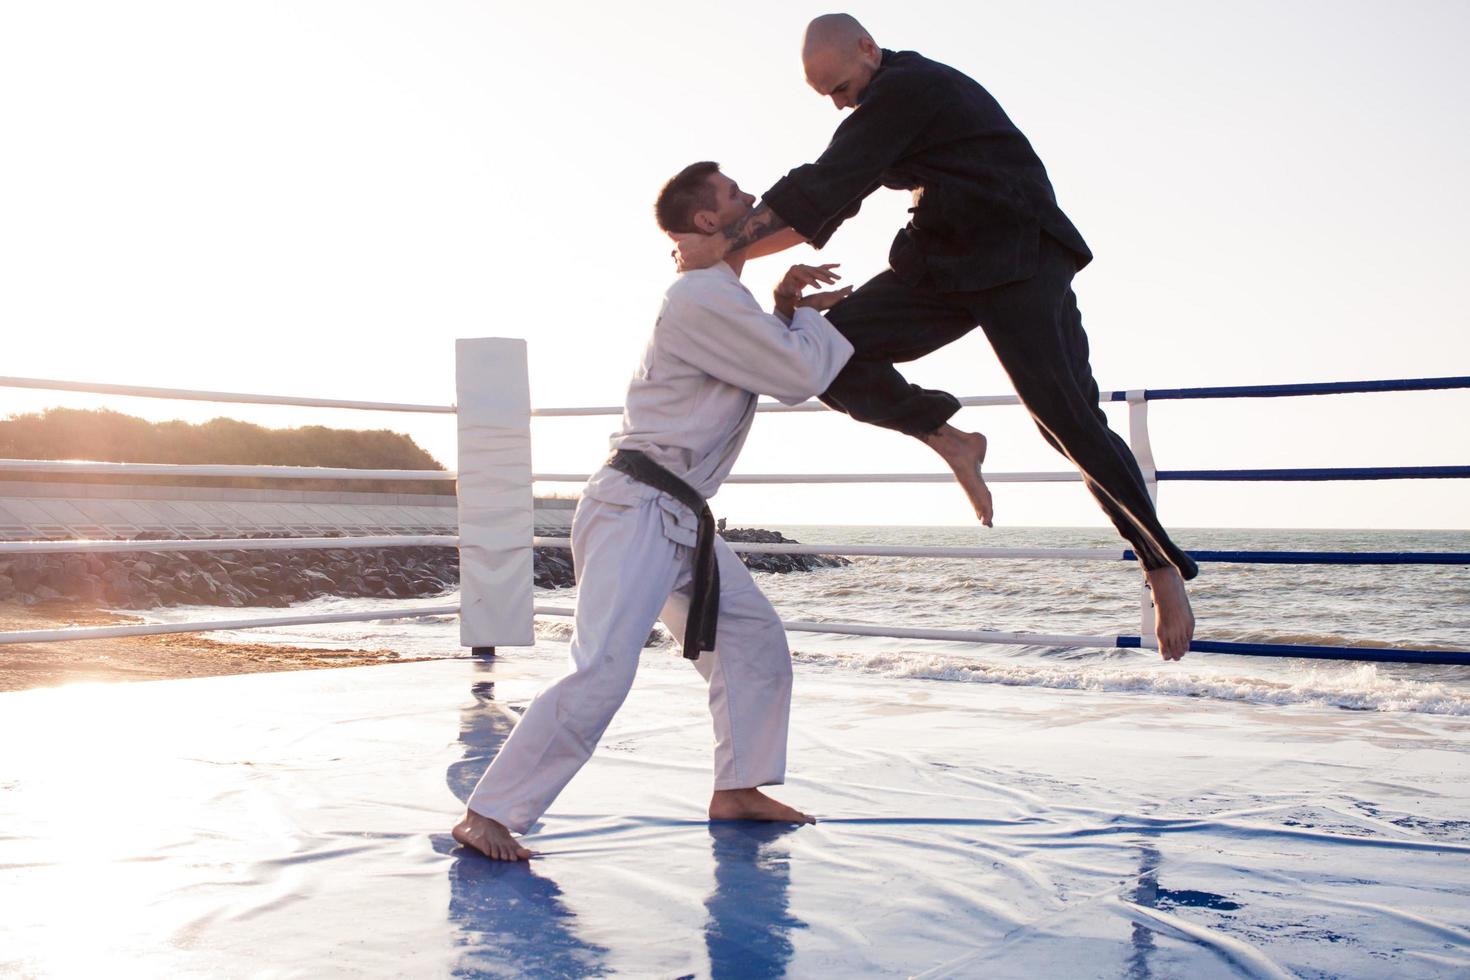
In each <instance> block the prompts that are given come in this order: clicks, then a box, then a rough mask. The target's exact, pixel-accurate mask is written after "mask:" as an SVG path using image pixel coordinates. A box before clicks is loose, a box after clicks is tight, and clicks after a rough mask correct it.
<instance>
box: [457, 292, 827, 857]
mask: <svg viewBox="0 0 1470 980" xmlns="http://www.w3.org/2000/svg"><path fill="white" fill-rule="evenodd" d="M851 355H852V345H851V344H849V343H848V342H847V340H846V339H845V338H844V337H843V336H842V335H841V334H839V333H838V332H837V330H836V329H835V328H834V327H832V326H831V324H829V323H828V322H827V320H826V318H825V317H823V316H822V315H821V314H819V313H816V312H814V311H812V310H809V309H806V308H799V309H798V310H797V311H796V315H795V316H794V317H793V318H792V320H791V322H790V323H789V324H787V323H786V322H785V321H784V320H782V319H781V318H779V317H777V316H774V315H772V314H769V313H766V312H765V311H764V310H762V309H761V306H760V304H759V303H758V302H757V301H756V299H755V297H754V296H752V295H751V293H750V291H749V290H747V289H746V288H745V287H744V286H743V285H742V284H741V282H740V279H739V277H738V276H736V275H735V273H734V271H733V270H732V269H731V268H730V267H729V266H728V265H726V264H724V263H720V264H719V265H716V266H714V267H713V268H710V269H699V270H695V271H691V272H686V273H684V274H683V275H681V276H679V278H678V279H676V280H675V281H674V283H673V284H672V285H671V286H670V287H669V289H668V291H667V292H666V293H665V295H664V302H663V308H662V310H661V311H660V313H659V318H658V322H657V324H656V326H655V327H654V331H653V336H652V338H651V339H650V340H649V342H648V346H647V348H646V349H645V351H644V354H643V361H642V363H641V365H640V367H639V369H638V372H637V373H636V375H635V376H634V378H633V381H632V383H631V384H630V385H629V388H628V400H627V404H626V407H625V409H624V411H623V424H622V429H621V430H620V431H619V432H618V433H617V434H616V435H614V436H613V438H612V447H613V448H614V449H637V450H641V451H642V452H644V453H647V454H648V455H649V456H650V457H652V458H653V459H654V460H655V461H656V462H657V463H659V464H660V465H661V466H663V467H665V468H666V469H668V470H669V471H670V472H672V473H674V475H676V476H678V477H680V478H681V479H683V480H684V481H685V482H686V483H688V484H689V485H690V486H691V487H693V488H694V489H695V490H696V491H698V492H699V494H700V495H701V496H703V497H704V498H705V499H708V498H710V497H712V496H714V494H715V492H716V491H717V490H718V489H719V487H720V484H721V483H722V482H723V481H724V479H725V477H726V476H728V475H729V473H730V469H731V467H732V466H734V464H735V458H736V456H738V455H739V453H740V447H741V446H742V445H743V444H744V442H745V437H746V434H747V433H748V432H749V431H750V424H751V421H752V420H753V419H754V417H755V406H756V395H757V394H762V395H771V396H774V397H776V398H778V399H780V400H781V401H783V402H786V403H787V404H797V403H799V402H802V401H805V400H806V399H808V398H810V397H812V396H813V395H816V394H819V393H820V392H822V391H825V390H826V389H827V386H828V385H830V384H831V383H832V379H833V378H835V377H836V376H837V372H838V371H840V370H841V369H842V366H843V365H844V364H846V363H847V359H848V358H849V357H850V356H851ZM697 527H698V515H696V514H694V513H693V512H692V511H690V510H689V508H687V507H685V506H684V505H683V504H681V503H679V502H678V501H677V500H675V499H674V498H673V497H670V496H669V495H668V494H665V493H661V492H659V491H658V490H655V489H654V488H653V487H650V486H647V485H646V484H643V483H639V482H638V481H636V480H633V479H631V478H630V477H628V476H627V475H625V474H623V473H621V472H619V471H617V470H613V469H611V468H609V467H606V466H604V467H603V468H602V469H601V470H600V471H599V472H597V473H596V474H594V475H593V477H592V479H591V480H590V481H588V483H587V486H586V488H585V489H584V490H583V491H582V499H581V502H580V503H579V504H578V505H577V512H576V516H575V517H574V518H573V520H572V554H573V559H574V562H575V566H576V572H577V585H578V594H577V615H576V623H575V627H574V629H573V633H572V642H571V658H572V670H571V672H570V673H568V674H566V675H565V676H563V677H562V678H560V679H559V680H557V681H555V682H554V683H552V684H551V685H550V686H548V687H547V688H546V689H545V690H543V691H542V692H541V693H540V694H538V695H537V696H536V698H535V700H533V701H532V702H531V704H530V706H529V707H528V708H527V709H526V713H525V715H524V716H523V717H522V718H521V720H520V722H519V723H518V724H517V725H516V727H515V730H514V731H512V732H511V735H510V737H509V738H508V739H507V740H506V742H505V744H504V745H503V746H502V747H501V749H500V752H499V754H497V755H496V757H495V759H494V761H493V762H492V763H491V765H490V768H489V769H487V770H486V771H485V774H484V776H482V777H481V779H480V782H479V784H478V785H477V786H476V787H475V790H474V792H473V793H472V794H471V795H470V799H469V807H470V809H471V810H473V811H475V812H476V813H479V814H481V815H483V816H486V817H490V818H492V819H494V820H498V821H499V822H500V823H502V824H504V825H505V826H506V827H508V828H509V829H510V830H512V831H514V832H516V833H525V832H526V831H527V830H529V829H530V827H531V825H532V824H534V823H535V822H536V821H537V820H538V819H540V817H541V815H542V814H543V813H545V812H546V809H547V808H548V807H549V806H551V803H552V801H553V800H554V799H555V798H556V796H557V794H558V793H560V792H561V790H562V788H563V787H565V786H566V784H567V783H568V782H569V781H570V780H571V778H572V777H573V776H574V775H576V773H577V770H578V769H580V768H581V767H582V765H583V764H584V763H585V762H586V761H587V759H588V758H589V757H591V755H592V750H593V749H594V748H595V747H596V745H597V742H598V740H599V739H601V738H602V733H603V732H604V731H606V729H607V726H608V724H609V723H610V722H611V721H612V717H613V715H614V714H615V713H616V712H617V710H618V708H619V707H620V706H621V705H622V703H623V700H624V699H625V698H626V697H627V694H628V690H629V689H630V688H631V687H632V684H633V675H634V673H635V672H636V671H637V669H638V656H639V653H640V652H641V651H642V649H643V642H644V640H645V639H647V637H648V632H649V630H650V629H652V627H653V624H654V621H655V620H657V619H662V620H663V622H664V625H665V626H666V627H668V629H669V631H670V632H671V633H673V635H674V636H675V637H676V638H678V639H679V640H680V641H681V642H682V640H683V638H684V621H685V617H686V616H687V613H688V609H689V593H690V590H691V587H692V584H693V582H692V579H693V574H692V565H693V561H692V557H693V554H694V545H695V531H696V528H697ZM715 554H716V559H717V561H718V563H719V569H720V617H719V626H718V633H717V636H716V643H715V649H713V650H706V651H704V652H703V653H701V654H700V656H699V659H698V660H697V661H695V667H696V668H697V669H698V670H699V672H700V674H701V675H703V677H704V678H705V680H706V681H707V682H708V683H709V705H710V714H711V715H712V716H713V721H714V731H715V789H743V788H747V787H752V786H766V785H770V784H773V783H779V782H782V781H783V780H784V778H785V773H786V729H787V720H788V717H789V714H790V708H791V653H790V650H789V649H788V648H787V646H786V633H785V631H784V630H783V629H782V628H781V622H780V620H779V619H778V618H777V616H776V611H775V610H774V609H773V608H772V607H771V604H770V602H769V601H767V599H766V597H765V596H764V595H762V594H761V591H760V589H759V588H757V587H756V584H755V582H754V580H752V578H751V576H750V572H749V571H748V570H747V569H746V567H745V565H744V564H742V563H741V561H740V559H739V558H738V557H736V555H735V554H734V552H732V551H731V550H730V549H729V547H728V546H727V545H726V544H725V542H724V541H723V540H720V539H718V538H717V539H716V540H715Z"/></svg>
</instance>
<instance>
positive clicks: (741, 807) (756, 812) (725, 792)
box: [709, 787, 817, 823]
mask: <svg viewBox="0 0 1470 980" xmlns="http://www.w3.org/2000/svg"><path fill="white" fill-rule="evenodd" d="M709 818H710V819H711V820H769V821H772V822H775V823H816V822H817V821H816V818H815V817H809V816H807V815H806V814H805V813H802V812H801V811H800V810H798V809H796V808H795V807H790V806H787V805H786V804H785V803H782V802H781V801H780V800H773V799H771V798H770V797H769V796H767V795H766V794H764V793H762V792H761V791H760V790H758V789H755V788H754V787H752V788H750V789H717V790H715V792H714V795H713V796H711V797H710V800H709Z"/></svg>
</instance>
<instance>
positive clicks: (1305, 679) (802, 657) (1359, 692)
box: [792, 650, 1470, 716]
mask: <svg viewBox="0 0 1470 980" xmlns="http://www.w3.org/2000/svg"><path fill="white" fill-rule="evenodd" d="M792 659H793V660H794V661H795V662H796V663H799V664H806V665H809V666H813V667H825V668H834V669H840V670H851V671H857V672H859V673H864V674H876V675H879V676H882V677H892V678H896V679H914V680H936V681H958V682H964V683H970V684H1003V685H1007V686H1011V687H1045V688H1053V689H1057V690H1069V691H1098V692H1106V693H1134V694H1158V695H1164V696H1168V697H1189V698H1212V699H1214V700H1219V701H1245V702H1250V703H1253V704H1270V705H1297V704H1300V705H1319V706H1325V707H1336V708H1348V709H1353V710H1358V711H1412V712H1419V713H1423V714H1434V715H1459V716H1470V697H1467V696H1466V695H1464V694H1461V693H1459V692H1457V691H1454V690H1452V689H1451V688H1450V687H1448V686H1447V685H1444V684H1439V683H1433V682H1423V681H1406V680H1399V679H1396V678H1391V677H1386V676H1384V675H1383V674H1382V673H1381V672H1380V671H1379V670H1378V668H1377V667H1376V666H1374V665H1373V664H1362V665H1359V666H1354V667H1345V668H1341V669H1331V668H1325V669H1313V668H1309V669H1306V670H1303V671H1302V672H1301V673H1300V674H1296V675H1292V676H1289V677H1286V678H1283V677H1279V676H1278V677H1274V678H1265V677H1260V676H1244V675H1235V674H1223V673H1221V674H1213V673H1196V672H1190V671H1189V670H1188V668H1185V667H1182V666H1164V667H1161V668H1158V669H1153V670H1148V669H1142V668H1138V667H1127V666H1082V665H1078V664H1076V663H1069V664H1066V665H1056V666H1053V665H1050V664H1045V663H1040V664H1038V663H1036V662H1034V661H1031V662H1016V661H999V662H997V661H987V660H981V659H978V658H974V657H967V658H960V657H944V656H935V655H932V654H922V653H886V652H874V653H860V652H852V653H847V652H820V653H818V652H805V651H799V650H797V651H793V652H792Z"/></svg>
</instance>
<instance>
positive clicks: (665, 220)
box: [653, 160, 720, 235]
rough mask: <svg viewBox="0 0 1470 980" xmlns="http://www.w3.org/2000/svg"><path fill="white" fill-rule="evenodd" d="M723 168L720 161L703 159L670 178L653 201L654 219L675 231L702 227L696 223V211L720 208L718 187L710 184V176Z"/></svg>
mask: <svg viewBox="0 0 1470 980" xmlns="http://www.w3.org/2000/svg"><path fill="white" fill-rule="evenodd" d="M719 169H720V165H719V164H718V163H714V162H712V161H710V160H701V161H700V162H699V163H691V164H690V165H689V166H687V167H685V168H684V169H683V170H681V171H679V172H678V173H677V174H675V175H674V176H673V177H672V178H670V179H669V182H668V183H667V184H665V185H664V189H663V190H661V191H659V192H658V200H656V201H654V202H653V219H654V220H655V221H657V222H658V226H659V227H660V228H662V229H663V230H664V231H666V232H669V233H670V234H675V235H677V234H682V233H684V232H690V231H698V230H699V229H698V228H695V227H694V213H695V212H696V211H715V210H718V203H717V202H716V201H715V189H714V188H713V187H711V186H710V183H709V179H710V176H711V175H712V174H715V173H717V172H719Z"/></svg>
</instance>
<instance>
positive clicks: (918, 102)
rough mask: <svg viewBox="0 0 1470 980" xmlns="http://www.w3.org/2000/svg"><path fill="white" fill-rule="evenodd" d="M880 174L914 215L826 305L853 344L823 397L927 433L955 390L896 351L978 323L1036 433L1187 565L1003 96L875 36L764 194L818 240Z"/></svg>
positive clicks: (1071, 235)
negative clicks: (1095, 369)
mask: <svg viewBox="0 0 1470 980" xmlns="http://www.w3.org/2000/svg"><path fill="white" fill-rule="evenodd" d="M880 186H884V187H892V188H898V189H902V190H912V191H913V193H914V207H912V208H911V209H910V213H911V214H912V215H913V218H912V220H911V221H910V223H909V224H908V226H907V227H905V228H903V229H902V230H901V231H899V233H898V235H897V237H896V238H894V240H893V247H892V249H891V251H890V252H889V256H888V262H889V266H890V268H889V269H888V270H886V271H884V272H882V273H880V274H879V275H877V276H876V277H874V278H873V279H872V280H870V281H869V282H867V283H865V284H864V285H862V286H861V287H859V288H858V289H857V290H855V291H854V292H853V294H852V295H851V296H850V297H848V298H847V299H845V300H843V301H842V302H840V303H838V304H837V305H836V306H834V307H833V308H832V309H831V310H830V311H829V312H828V314H827V318H828V319H829V320H830V321H831V322H832V324H833V325H834V326H835V327H837V329H838V330H839V331H841V333H842V334H843V336H845V337H846V338H847V339H848V340H849V341H851V342H852V345H853V347H854V348H855V351H856V352H855V353H854V355H853V357H852V360H850V361H849V362H848V364H847V367H845V368H844V369H843V370H842V373H841V374H839V375H838V376H837V379H836V380H835V381H834V382H833V383H832V386H831V387H830V388H828V389H827V391H826V392H824V393H823V394H822V400H823V401H824V402H826V403H827V404H828V405H830V406H832V407H833V408H836V409H839V410H841V411H843V412H846V413H847V414H849V415H851V416H852V417H853V418H855V419H858V420H859V421H862V422H870V423H872V424H874V425H880V426H883V427H885V428H889V429H895V430H897V431H899V432H905V433H908V434H909V435H913V436H922V435H924V434H926V433H929V432H933V431H934V430H935V429H937V428H939V427H940V426H941V425H943V424H944V423H945V422H946V421H948V420H949V418H950V417H951V416H952V415H954V413H955V412H956V411H958V410H959V407H960V405H959V402H958V400H956V399H955V397H954V396H953V395H950V394H948V393H947V392H943V391H934V390H929V389H924V388H920V387H919V386H918V385H913V384H910V383H908V382H907V381H905V380H904V378H903V376H902V375H901V374H899V373H898V371H897V370H896V369H895V368H894V366H893V365H894V363H895V362H899V361H912V360H915V359H917V358H920V357H923V356H924V355H925V354H928V353H931V352H932V351H935V350H937V349H939V348H940V347H943V346H944V345H945V344H948V343H949V342H950V341H953V340H956V339H957V338H959V337H962V336H964V335H965V334H966V333H969V332H970V331H971V330H973V329H974V328H975V327H976V326H979V327H980V328H981V329H983V330H984V331H985V335H986V337H987V338H989V340H990V344H991V347H993V348H994V349H995V353H996V356H997V357H998V358H999V360H1000V363H1001V366H1002V367H1004V368H1005V370H1006V373H1007V374H1009V375H1010V378H1011V382H1012V383H1013V384H1014V385H1015V387H1016V393H1017V394H1018V395H1019V396H1020V398H1021V401H1022V403H1023V404H1024V405H1025V406H1026V408H1027V409H1028V410H1029V411H1030V412H1031V417H1032V419H1034V420H1035V422H1036V425H1037V427H1038V428H1039V429H1040V430H1041V434H1042V436H1044V437H1045V438H1046V440H1047V442H1049V443H1051V445H1052V446H1053V447H1055V448H1056V449H1057V450H1058V451H1059V452H1061V453H1062V454H1063V455H1065V456H1066V457H1067V458H1068V459H1070V460H1071V461H1072V462H1073V463H1074V464H1075V465H1076V466H1077V468H1078V469H1079V470H1081V471H1082V476H1083V478H1084V480H1085V481H1086V483H1087V487H1088V489H1089V490H1091V491H1092V494H1093V496H1094V497H1096V498H1097V501H1098V503H1099V504H1101V505H1102V508H1103V510H1104V511H1106V512H1107V515H1108V517H1109V518H1110V519H1111V520H1112V522H1113V524H1114V526H1116V527H1117V528H1118V531H1119V533H1121V534H1122V535H1123V537H1125V538H1127V539H1128V541H1129V542H1131V543H1132V545H1133V549H1134V551H1135V552H1136V553H1137V554H1138V556H1139V560H1140V561H1141V562H1142V563H1143V565H1144V567H1145V568H1150V569H1153V568H1162V567H1164V566H1165V565H1169V564H1172V565H1174V566H1175V567H1177V568H1178V569H1179V571H1180V572H1181V573H1182V574H1183V576H1184V577H1185V578H1186V579H1189V578H1193V577H1194V576H1195V575H1196V574H1198V571H1199V569H1198V567H1197V566H1196V565H1195V563H1194V562H1193V560H1191V559H1190V557H1189V556H1188V555H1187V554H1185V553H1184V552H1183V551H1181V550H1180V549H1179V548H1178V547H1177V546H1175V545H1174V543H1173V542H1172V541H1170V540H1169V535H1168V534H1167V532H1165V531H1164V529H1163V527H1162V525H1160V524H1159V519H1158V515H1157V513H1156V512H1155V510H1154V505H1153V501H1152V500H1151V499H1150V498H1149V495H1148V489H1147V487H1146V486H1145V484H1144V480H1143V475H1142V473H1141V472H1140V471H1139V469H1138V463H1137V461H1136V460H1135V459H1134V458H1133V453H1132V452H1131V451H1130V450H1129V448H1128V444H1127V443H1125V442H1124V441H1123V440H1122V439H1120V438H1119V437H1118V435H1117V434H1116V433H1114V432H1113V431H1112V430H1111V429H1110V428H1108V424H1107V418H1106V416H1104V415H1103V412H1102V409H1101V408H1099V407H1098V403H1097V399H1098V388H1097V382H1096V381H1094V380H1093V377H1092V368H1091V366H1090V365H1089V363H1088V348H1087V334H1086V333H1084V332H1083V330H1082V318H1081V315H1080V314H1079V313H1078V311H1077V301H1076V297H1075V296H1074V295H1073V293H1072V288H1071V281H1072V276H1073V275H1074V274H1075V273H1076V272H1077V271H1078V270H1079V269H1081V268H1082V267H1083V266H1085V265H1086V264H1087V263H1088V262H1089V261H1091V259H1092V253H1091V252H1090V251H1089V250H1088V248H1087V243H1086V242H1084V241H1083V240H1082V236H1081V235H1080V234H1079V233H1078V231H1077V229H1076V228H1075V227H1074V226H1073V225H1072V222H1071V221H1069V220H1068V219H1067V216H1066V215H1065V214H1063V213H1062V210H1061V208H1059V207H1058V206H1057V201H1056V195H1055V193H1054V192H1053V191H1052V187H1051V181H1050V180H1048V179H1047V176H1046V168H1045V167H1043V166H1042V164H1041V160H1040V159H1039V158H1038V157H1037V156H1036V152H1035V151H1034V150H1032V148H1031V144H1030V142H1028V141H1027V139H1026V137H1025V136H1023V135H1022V134H1021V131H1020V130H1019V129H1017V128H1016V127H1015V124H1014V123H1012V122H1011V120H1010V119H1009V118H1008V117H1007V116H1006V114H1005V111H1004V110H1003V109H1001V107H1000V104H999V103H998V102H996V101H995V99H994V98H993V97H992V96H991V95H990V93H989V92H987V91H985V89H983V88H981V87H980V85H979V84H977V83H976V82H975V81H974V80H973V79H971V78H969V77H968V76H966V75H964V74H962V73H960V72H958V71H956V70H954V69H953V68H950V67H948V66H946V65H941V64H939V63H938V62H935V61H930V60H929V59H928V58H925V57H923V56H922V55H919V54H916V53H914V52H912V51H897V52H895V51H887V50H885V51H884V52H883V63H882V65H881V67H880V68H879V69H878V70H877V72H876V73H875V74H874V75H873V78H872V80H871V81H870V82H869V83H868V85H867V87H866V88H865V89H864V90H863V92H862V94H861V95H860V96H859V97H858V105H857V108H855V109H854V110H853V111H852V113H851V114H850V115H849V116H848V117H847V118H846V119H845V120H843V122H842V125H840V126H838V127H837V132H836V133H835V134H834V135H833V137H832V142H831V143H830V144H828V146H827V149H826V150H825V151H823V153H822V155H821V157H820V158H818V159H817V161H816V162H815V163H810V164H806V165H805V166H801V167H797V168H796V169H795V170H792V171H791V172H790V173H788V174H787V175H786V176H785V177H782V178H781V179H780V180H779V181H777V182H776V184H775V185H774V186H773V187H772V188H771V189H770V190H769V191H767V192H766V194H765V197H764V201H765V203H766V204H767V205H768V206H769V207H770V208H771V210H773V211H774V212H775V213H776V214H777V215H779V216H780V217H781V218H782V219H783V220H784V221H786V223H787V224H789V225H791V226H792V227H793V228H795V229H796V230H797V231H798V232H800V233H801V234H802V235H803V236H805V237H806V238H807V240H808V241H810V242H811V243H812V244H813V245H814V246H816V247H817V248H821V247H822V246H823V245H825V244H826V243H827V240H828V239H829V238H831V237H832V233H833V232H834V231H836V230H837V227H838V226H839V225H841V224H842V222H843V221H845V220H847V219H848V218H850V217H852V216H853V215H854V214H856V213H857V211H858V208H859V207H861V205H862V201H863V199H864V198H865V197H867V196H868V195H869V194H871V193H872V192H873V191H875V190H877V189H878V188H879V187H880Z"/></svg>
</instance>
